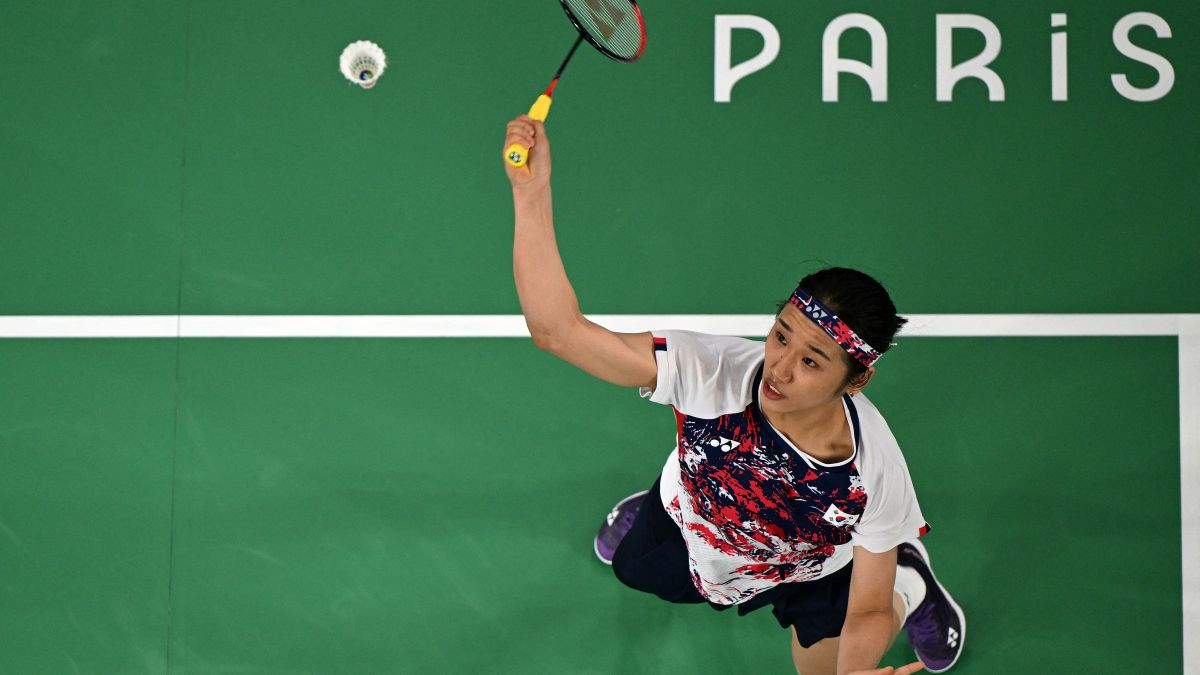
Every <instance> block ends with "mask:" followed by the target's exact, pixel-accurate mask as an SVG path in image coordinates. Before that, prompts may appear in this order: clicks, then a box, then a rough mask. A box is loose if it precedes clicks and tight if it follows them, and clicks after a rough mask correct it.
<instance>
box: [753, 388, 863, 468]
mask: <svg viewBox="0 0 1200 675" xmlns="http://www.w3.org/2000/svg"><path fill="white" fill-rule="evenodd" d="M763 415H764V416H765V417H766V418H767V421H768V422H770V423H771V426H773V427H775V429H776V430H777V431H779V433H781V434H783V435H784V437H786V438H787V439H788V440H789V441H791V442H792V445H794V446H796V447H797V448H799V449H801V450H803V451H804V452H806V453H808V454H809V455H811V456H812V457H814V458H816V459H817V460H820V461H822V462H837V461H840V460H843V459H847V458H849V457H850V456H851V455H852V454H853V453H854V444H853V442H851V441H850V437H849V436H848V428H847V424H846V413H845V410H844V409H843V408H842V398H841V397H840V396H839V397H837V398H836V399H834V400H832V401H830V402H829V403H828V404H826V405H822V406H818V407H816V408H808V409H806V410H796V411H792V412H786V413H768V412H767V411H765V410H764V411H763Z"/></svg>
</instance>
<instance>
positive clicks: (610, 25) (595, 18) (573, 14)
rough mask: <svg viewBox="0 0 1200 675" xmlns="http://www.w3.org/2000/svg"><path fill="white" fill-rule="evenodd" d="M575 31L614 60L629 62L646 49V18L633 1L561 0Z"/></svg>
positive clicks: (640, 55)
mask: <svg viewBox="0 0 1200 675" xmlns="http://www.w3.org/2000/svg"><path fill="white" fill-rule="evenodd" d="M559 3H560V4H562V8H563V11H564V12H566V13H567V18H568V19H570V20H571V24H572V25H574V26H575V30H577V31H579V34H580V35H582V36H583V39H585V40H587V41H588V43H589V44H591V45H592V46H593V47H595V48H596V49H597V50H598V51H599V52H600V53H601V54H604V55H605V56H607V57H608V58H610V59H613V60H614V61H622V62H625V63H630V62H632V61H636V60H638V59H640V58H641V57H642V53H643V52H645V51H646V21H645V19H644V18H643V17H642V10H641V8H639V7H638V5H637V3H636V2H634V0H559Z"/></svg>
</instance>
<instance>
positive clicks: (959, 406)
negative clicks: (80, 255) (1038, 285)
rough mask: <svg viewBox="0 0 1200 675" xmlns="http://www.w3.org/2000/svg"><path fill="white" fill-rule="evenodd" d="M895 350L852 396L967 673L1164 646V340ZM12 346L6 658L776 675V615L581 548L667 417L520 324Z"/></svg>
mask: <svg viewBox="0 0 1200 675" xmlns="http://www.w3.org/2000/svg"><path fill="white" fill-rule="evenodd" d="M1133 354H1136V355H1137V356H1136V358H1133V357H1132V356H1131V355H1133ZM888 361H889V363H888V364H887V365H886V366H885V367H883V368H881V371H880V376H879V377H877V378H876V379H875V381H874V382H873V383H872V385H871V387H870V389H869V390H868V395H870V396H871V397H872V400H873V401H875V402H876V404H877V405H878V406H879V407H880V408H881V409H882V410H883V411H884V412H885V414H887V416H888V419H889V420H890V422H891V424H892V426H893V429H894V431H895V433H896V434H897V436H898V438H899V439H900V441H901V443H902V447H903V448H904V449H905V451H906V455H907V457H908V461H909V465H910V467H911V470H912V473H913V477H914V481H915V484H916V487H917V489H918V493H919V495H920V498H921V500H922V506H923V509H924V511H925V513H926V515H927V517H928V518H929V520H930V522H931V523H932V525H933V531H932V532H931V534H930V535H929V536H928V538H927V542H928V546H929V549H930V551H931V554H932V556H933V559H934V561H935V564H936V569H937V571H938V574H939V577H940V578H941V579H942V581H943V583H945V584H946V585H947V586H948V587H949V588H950V589H951V590H952V591H953V592H954V593H955V595H956V597H957V598H958V599H959V600H960V602H961V604H962V605H963V606H964V608H965V610H966V612H967V616H968V622H969V624H968V625H969V638H968V643H967V644H968V647H967V651H966V653H965V656H964V657H963V659H962V662H961V666H960V669H961V671H962V672H967V673H993V672H1011V670H1012V664H1013V663H1014V661H1017V662H1019V663H1021V664H1036V666H1029V670H1028V672H1078V671H1084V672H1086V671H1092V672H1114V671H1121V670H1124V671H1127V672H1144V671H1143V670H1141V669H1142V667H1144V665H1145V664H1146V663H1147V661H1148V660H1152V661H1153V662H1154V663H1155V664H1156V669H1157V672H1171V671H1178V670H1179V669H1180V668H1181V658H1182V656H1181V655H1182V651H1181V624H1180V614H1181V608H1180V548H1179V547H1180V542H1179V513H1180V510H1179V506H1180V504H1179V481H1178V471H1179V468H1178V467H1179V442H1178V428H1179V427H1178V408H1177V405H1176V398H1175V397H1176V393H1175V388H1174V386H1173V383H1174V382H1175V381H1176V372H1175V369H1176V365H1175V347H1174V344H1173V341H1172V340H1169V339H1162V338H1125V339H1122V338H1094V339H1082V338H1076V339H1069V338H1060V339H1028V338H1026V339H938V338H923V339H922V338H913V339H909V340H906V341H904V342H903V344H902V346H901V347H900V348H898V349H897V350H896V351H895V352H894V353H893V354H891V355H889V357H888ZM1099 364H1103V367H1097V366H1098V365H1099ZM0 366H2V368H3V371H4V372H5V374H6V376H5V392H6V393H5V399H4V401H5V405H4V406H0V430H2V431H0V441H2V442H3V447H4V450H5V471H4V472H3V473H2V474H0V514H3V515H2V516H0V525H2V526H3V527H2V528H0V531H2V533H3V541H4V545H3V546H2V547H0V569H2V570H4V574H3V580H2V582H0V583H2V587H0V588H2V592H3V599H4V607H5V611H4V612H3V613H0V633H2V634H3V635H5V636H6V639H5V648H4V649H3V650H0V671H3V672H13V673H33V672H37V673H58V672H61V673H71V672H85V673H97V672H109V673H140V672H146V673H161V672H164V670H166V669H167V667H168V665H169V668H170V670H169V672H173V673H235V672H236V673H245V672H254V673H334V672H347V673H349V672H355V673H366V672H413V673H416V672H445V673H461V672H504V673H626V672H628V673H634V672H646V673H651V672H654V673H696V672H703V673H725V672H747V671H750V670H755V671H759V672H778V673H784V672H789V668H790V661H789V657H788V651H787V641H788V635H787V633H786V632H784V631H783V630H781V629H780V628H779V627H778V626H777V625H776V624H775V623H774V621H773V619H772V617H771V616H770V614H769V613H768V612H760V613H758V614H752V615H750V616H747V617H744V618H738V617H736V616H733V615H730V614H724V613H717V612H713V611H711V610H708V609H707V608H703V607H696V606H671V605H668V604H666V603H662V602H660V601H658V600H657V599H655V598H652V597H649V596H643V595H641V594H639V593H637V592H635V591H632V590H629V589H627V588H625V587H623V586H622V585H621V584H620V583H619V582H617V581H616V580H615V579H614V578H613V577H612V575H611V573H610V571H609V569H608V568H607V567H604V566H603V565H602V564H601V563H600V562H598V561H597V560H596V559H595V557H594V554H593V553H592V550H591V537H592V535H593V534H594V531H595V528H596V527H597V526H598V524H599V521H600V519H601V518H602V517H603V515H604V514H605V513H606V511H607V509H608V508H609V506H610V505H611V503H612V502H614V501H615V500H617V499H619V498H620V497H622V496H624V495H625V494H626V493H628V492H632V491H634V490H637V489H643V488H644V487H646V486H648V485H649V483H650V482H651V481H652V480H653V479H654V475H655V472H656V471H657V470H658V469H659V468H660V467H661V464H662V461H663V459H664V458H665V455H666V453H667V452H668V451H669V449H670V448H671V445H672V440H673V433H674V425H673V421H672V418H671V413H670V411H669V410H668V409H665V408H660V407H659V406H655V405H653V404H650V403H647V402H644V401H642V400H640V399H639V398H638V397H637V395H636V394H635V393H634V392H632V391H627V390H622V389H618V388H616V387H612V386H609V385H606V384H603V383H599V382H596V381H593V380H591V379H590V378H589V377H587V376H586V375H583V374H581V373H578V372H576V371H574V370H573V369H571V368H570V367H568V366H566V365H564V364H561V363H559V362H557V361H556V360H554V359H553V358H551V357H549V356H547V355H545V354H543V353H541V352H539V351H537V350H536V349H535V348H534V347H532V345H530V344H529V343H528V342H526V341H523V340H505V339H458V340H304V339H297V340H184V341H180V342H176V341H170V340H127V341H110V340H95V341H69V340H68V341H60V340H42V341H24V340H9V341H3V342H0ZM1131 392H1138V396H1136V397H1134V396H1131ZM908 656H909V654H908V653H907V647H904V646H897V647H895V648H893V650H892V652H891V655H890V658H891V659H892V661H893V662H898V660H901V659H904V658H907V657H908ZM1158 668H1160V669H1158ZM1018 670H1021V668H1018Z"/></svg>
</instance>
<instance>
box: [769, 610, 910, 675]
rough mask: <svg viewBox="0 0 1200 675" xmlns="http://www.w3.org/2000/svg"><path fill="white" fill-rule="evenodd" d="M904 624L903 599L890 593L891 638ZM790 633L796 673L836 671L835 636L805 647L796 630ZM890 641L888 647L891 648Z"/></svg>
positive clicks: (816, 674)
mask: <svg viewBox="0 0 1200 675" xmlns="http://www.w3.org/2000/svg"><path fill="white" fill-rule="evenodd" d="M903 625H904V600H902V599H901V598H900V595H899V594H898V593H892V640H891V642H895V641H896V636H897V635H899V634H900V628H901V627H902V626H903ZM788 632H790V633H791V634H792V665H793V666H795V667H796V673H797V675H825V673H830V674H832V673H836V672H837V654H838V643H839V642H840V640H838V638H835V637H831V638H825V639H824V640H821V641H820V642H818V643H817V644H815V645H813V646H811V647H808V648H807V649H806V648H804V647H801V646H800V643H799V642H798V641H797V640H796V632H795V631H788ZM891 642H889V643H888V649H891Z"/></svg>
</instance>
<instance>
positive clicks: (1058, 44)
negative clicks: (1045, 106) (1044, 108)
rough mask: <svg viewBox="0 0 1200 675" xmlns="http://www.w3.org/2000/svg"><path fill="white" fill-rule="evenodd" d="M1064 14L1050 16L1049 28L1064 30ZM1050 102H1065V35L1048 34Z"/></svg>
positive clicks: (1057, 33) (1065, 23)
mask: <svg viewBox="0 0 1200 675" xmlns="http://www.w3.org/2000/svg"><path fill="white" fill-rule="evenodd" d="M1066 25H1067V15H1066V14H1051V15H1050V27H1051V28H1065V27H1066ZM1050 100H1052V101H1065V100H1067V33H1066V31H1063V32H1056V33H1051V34H1050Z"/></svg>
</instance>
